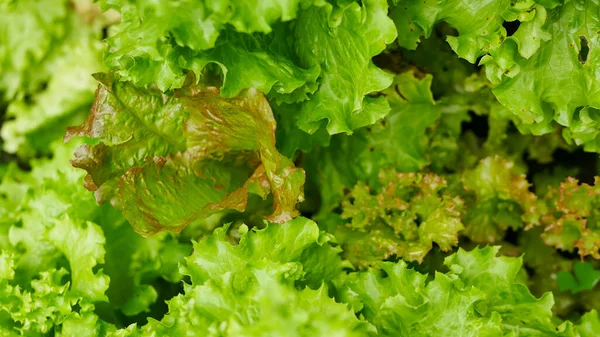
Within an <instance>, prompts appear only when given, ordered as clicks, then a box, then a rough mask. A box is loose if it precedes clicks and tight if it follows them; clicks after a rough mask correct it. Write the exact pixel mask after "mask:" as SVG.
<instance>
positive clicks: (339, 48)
mask: <svg viewBox="0 0 600 337" xmlns="http://www.w3.org/2000/svg"><path fill="white" fill-rule="evenodd" d="M259 3H260V4H259ZM103 5H104V7H105V8H114V9H117V10H119V11H120V12H121V15H122V18H123V20H122V22H121V24H120V25H118V26H117V27H116V28H115V29H113V33H114V34H112V36H111V37H110V38H109V39H108V40H107V42H108V44H109V48H108V53H107V54H106V57H105V64H107V65H108V67H109V68H110V69H111V70H113V71H115V72H116V73H117V74H118V75H119V76H120V77H121V78H122V79H123V80H127V81H132V82H133V83H134V84H136V85H138V86H147V85H151V84H156V85H157V86H158V88H159V89H160V90H161V91H166V90H169V89H173V88H179V87H181V86H182V85H183V84H184V80H185V76H186V73H187V72H189V71H193V72H194V73H195V74H196V75H197V76H198V77H203V78H205V79H208V78H213V77H215V76H216V77H220V78H221V81H220V82H222V83H221V88H220V93H221V95H222V96H224V97H227V98H231V97H234V96H236V95H238V94H239V93H240V92H242V91H243V90H245V89H248V88H256V89H258V90H259V91H261V92H262V93H264V94H265V95H266V96H267V97H268V98H269V99H271V100H273V101H274V102H277V104H285V105H291V107H286V108H282V110H285V111H290V112H292V113H290V114H285V116H284V118H286V119H289V120H290V123H291V124H293V125H297V126H298V127H299V128H300V129H301V130H302V131H301V132H300V133H298V135H297V136H298V137H306V138H311V137H309V134H313V133H315V132H316V131H317V130H318V129H320V128H321V127H322V126H323V125H326V129H327V131H328V133H329V134H335V133H341V132H346V133H351V132H352V131H353V130H354V129H356V128H359V127H362V126H366V125H370V124H372V123H374V122H375V121H377V120H378V119H381V118H382V117H383V116H385V115H386V114H387V113H388V112H389V107H388V104H387V103H386V101H385V99H383V98H381V97H380V98H375V97H369V96H367V95H370V94H372V93H376V92H377V91H379V90H383V89H385V88H387V87H388V86H389V85H390V84H391V82H392V78H393V76H392V75H391V74H388V73H386V72H384V71H382V70H381V69H379V68H378V67H376V66H375V65H374V64H373V62H372V61H371V58H372V57H373V56H375V55H377V54H379V53H381V51H383V50H384V49H385V47H386V45H387V44H390V43H391V42H392V41H393V40H394V39H395V37H396V30H395V27H394V25H393V22H392V21H391V20H390V19H389V18H388V17H387V10H388V6H387V2H386V1H384V0H369V1H364V2H363V3H362V5H361V4H358V3H355V2H348V3H344V4H336V5H333V4H330V3H327V2H325V1H309V0H306V1H299V0H281V1H276V2H265V3H264V4H263V3H262V2H257V4H254V5H252V4H250V3H248V4H246V3H243V4H242V3H235V4H233V3H231V4H229V2H228V1H217V2H212V1H211V2H206V3H198V4H196V3H194V4H193V5H192V4H180V3H177V4H172V3H168V2H157V3H146V2H142V1H135V2H123V1H103ZM194 32H196V33H194ZM200 32H202V33H200ZM141 41H143V42H141ZM134 46H135V47H134ZM217 82H218V81H217ZM276 110H277V108H276ZM282 116H283V115H282ZM299 148H300V147H299ZM296 149H297V148H294V149H292V150H291V152H293V151H295V150H296ZM286 153H288V152H286ZM288 154H289V153H288Z"/></svg>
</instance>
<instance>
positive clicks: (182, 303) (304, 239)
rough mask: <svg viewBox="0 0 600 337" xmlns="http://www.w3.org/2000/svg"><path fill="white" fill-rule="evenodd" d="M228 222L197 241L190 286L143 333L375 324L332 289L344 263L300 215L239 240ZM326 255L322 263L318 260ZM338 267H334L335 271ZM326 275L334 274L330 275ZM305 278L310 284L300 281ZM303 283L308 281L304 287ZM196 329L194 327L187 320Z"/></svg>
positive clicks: (279, 331)
mask: <svg viewBox="0 0 600 337" xmlns="http://www.w3.org/2000/svg"><path fill="white" fill-rule="evenodd" d="M227 231H228V226H225V227H222V228H219V229H217V230H215V232H214V233H213V234H212V235H211V236H209V237H206V238H204V239H202V240H201V241H199V242H198V243H196V244H195V245H194V252H193V253H192V255H191V256H190V257H188V258H186V263H185V265H184V266H182V272H183V273H184V274H185V275H188V276H189V280H190V283H186V284H185V293H184V294H180V295H178V296H176V297H175V298H173V299H171V300H170V301H169V313H168V314H167V315H166V316H165V317H164V318H163V319H162V320H161V321H160V322H159V321H156V320H149V322H148V324H147V325H145V326H143V327H141V328H140V329H139V330H137V334H133V335H136V336H137V335H140V336H151V335H153V334H160V335H165V336H166V335H169V336H175V335H182V334H186V335H191V336H205V335H206V334H208V333H218V334H219V335H223V336H272V335H289V334H292V335H293V336H313V335H314V334H317V335H330V334H334V335H339V336H365V335H367V333H368V332H369V331H371V332H372V329H371V328H370V326H369V325H368V324H367V323H365V322H364V321H360V320H359V319H357V318H356V316H355V315H354V313H353V312H352V311H351V310H349V309H348V307H347V306H346V305H345V304H340V303H336V302H335V301H334V300H333V299H332V298H330V297H329V296H328V294H327V287H326V285H324V284H323V282H324V281H325V282H326V281H328V280H331V279H333V278H337V276H338V275H339V274H340V273H341V271H342V269H341V268H342V267H343V263H342V261H341V259H340V257H339V255H338V253H339V250H338V249H336V248H334V247H332V246H331V245H330V240H331V236H330V235H328V234H325V233H324V232H320V231H319V228H318V227H317V225H316V224H315V223H314V222H312V221H310V220H308V219H304V218H296V219H294V220H292V221H290V222H287V223H284V224H281V225H270V226H268V227H267V228H265V229H262V230H257V231H255V230H252V231H249V230H248V228H247V227H246V226H242V227H240V228H239V230H238V231H239V233H240V234H241V239H240V242H239V244H238V245H232V244H231V243H229V242H228V241H227ZM317 261H321V262H320V263H328V264H327V265H326V266H323V267H325V268H321V270H322V273H321V272H319V273H316V274H315V272H316V271H318V270H319V269H320V268H319V267H318V266H315V265H313V263H315V262H317ZM332 272H333V273H332ZM328 275H329V276H328ZM302 284H307V285H309V287H302V286H301V285H302ZM302 288H303V289H302ZM192 322H193V324H194V329H192V330H190V325H189V324H190V323H192Z"/></svg>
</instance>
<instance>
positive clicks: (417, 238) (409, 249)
mask: <svg viewBox="0 0 600 337" xmlns="http://www.w3.org/2000/svg"><path fill="white" fill-rule="evenodd" d="M379 179H380V183H381V185H382V188H381V189H376V190H371V188H369V186H367V185H365V184H364V183H362V182H359V183H358V184H357V185H356V186H354V188H353V189H352V191H351V192H350V193H349V194H348V196H347V197H346V199H345V200H344V201H343V202H342V214H341V218H342V219H343V220H345V221H346V222H347V223H346V224H344V223H341V224H340V225H339V227H338V228H336V229H335V231H334V233H335V236H336V237H337V238H338V240H339V243H340V245H341V246H342V248H343V249H344V257H345V258H346V259H348V260H349V261H350V262H352V263H353V264H354V266H356V267H367V266H371V265H374V264H377V263H378V262H379V261H382V260H385V259H388V258H390V257H392V256H396V257H400V258H402V259H404V260H406V261H418V262H422V261H423V258H424V257H425V255H426V254H427V253H428V252H429V251H430V250H431V249H432V246H433V243H435V244H437V245H438V246H439V247H440V249H441V250H442V251H448V250H451V249H452V247H453V246H455V245H456V244H457V243H458V232H459V231H461V230H462V229H463V228H464V227H463V224H462V222H461V219H460V214H461V213H460V212H461V209H462V206H463V202H462V200H461V199H460V198H459V197H456V196H452V195H447V194H445V188H446V181H445V180H444V179H443V178H441V177H439V176H437V175H435V174H421V173H397V172H395V171H393V170H382V171H381V172H380V175H379Z"/></svg>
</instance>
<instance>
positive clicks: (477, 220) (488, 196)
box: [462, 156, 538, 243]
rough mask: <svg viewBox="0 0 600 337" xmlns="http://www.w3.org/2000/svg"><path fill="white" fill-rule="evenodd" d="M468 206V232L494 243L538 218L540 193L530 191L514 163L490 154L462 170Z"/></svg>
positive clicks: (535, 221) (479, 240)
mask: <svg viewBox="0 0 600 337" xmlns="http://www.w3.org/2000/svg"><path fill="white" fill-rule="evenodd" d="M462 184H463V187H464V189H465V190H466V193H465V194H464V197H465V202H466V204H467V207H466V208H465V215H464V222H465V226H466V228H465V234H466V235H467V236H468V237H469V238H470V239H471V240H473V241H475V242H480V243H494V242H498V241H500V240H502V239H503V238H504V235H505V233H506V231H507V230H508V229H509V228H511V229H513V230H518V229H520V228H523V227H525V226H526V225H529V224H535V223H537V221H538V213H537V209H536V201H537V197H536V195H535V194H534V193H532V192H530V191H529V183H528V182H527V180H526V178H525V175H524V174H518V173H517V172H516V170H515V168H514V163H513V162H511V161H507V160H505V159H503V158H500V157H498V156H494V157H487V158H485V159H483V160H481V161H480V162H479V164H478V165H477V167H475V168H474V169H473V170H468V171H465V172H464V173H463V174H462Z"/></svg>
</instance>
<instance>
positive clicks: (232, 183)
mask: <svg viewBox="0 0 600 337" xmlns="http://www.w3.org/2000/svg"><path fill="white" fill-rule="evenodd" d="M98 79H99V80H100V81H101V85H100V86H99V88H98V91H97V93H96V103H95V105H94V107H93V109H92V111H91V113H90V116H89V117H88V120H87V121H86V122H85V123H84V124H83V125H81V126H79V127H75V128H70V129H69V131H68V133H67V136H66V139H69V138H70V137H73V136H87V137H90V138H93V139H97V141H98V143H97V144H95V145H88V144H86V145H83V146H82V147H80V148H79V149H78V150H77V152H76V153H75V159H74V160H73V165H74V166H75V167H79V168H83V169H85V170H86V171H87V172H88V176H87V177H86V184H87V185H86V187H87V188H88V189H90V190H92V191H95V194H96V199H97V200H98V201H99V202H103V201H105V200H112V202H113V203H114V204H115V205H117V207H119V208H120V209H121V210H122V211H123V214H124V215H125V217H126V218H127V219H128V220H129V221H130V222H131V224H132V225H133V227H134V229H135V230H136V231H137V232H139V233H141V234H143V235H149V234H153V233H156V232H158V231H160V230H161V229H169V230H173V231H180V230H181V229H183V228H184V227H185V226H186V225H188V224H190V223H192V222H194V221H196V220H198V219H200V218H204V217H206V216H209V215H210V214H213V213H214V212H217V211H219V210H223V209H235V210H238V211H243V210H244V208H245V206H246V203H247V198H248V193H253V194H257V195H259V196H260V197H263V198H265V197H266V196H267V195H268V194H270V193H272V195H273V213H272V214H271V215H270V217H269V219H270V220H272V221H275V222H283V221H286V220H289V219H291V218H292V217H294V216H295V215H297V211H296V210H295V204H296V202H297V201H298V200H299V199H301V198H302V184H303V183H304V172H303V171H302V170H299V169H296V168H294V165H293V164H292V163H291V162H290V161H289V160H288V159H287V158H285V157H283V156H281V155H280V154H279V153H278V152H277V150H276V148H275V120H274V118H273V115H272V112H271V109H270V107H269V104H268V102H267V101H266V99H265V98H264V96H263V95H262V94H260V93H259V92H258V91H256V90H255V89H249V90H246V91H244V92H243V93H242V94H240V95H239V96H237V97H235V98H230V99H225V98H222V97H220V96H219V91H218V89H216V88H214V87H202V86H196V85H194V84H191V83H192V82H194V81H195V80H194V78H193V77H191V78H190V84H189V85H188V86H186V87H185V88H182V89H180V90H177V91H176V93H175V94H174V95H166V94H163V93H161V92H160V91H158V90H157V89H140V88H137V87H135V86H133V85H132V84H130V83H126V82H120V81H118V80H117V79H114V78H112V77H110V75H105V74H101V75H98Z"/></svg>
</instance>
